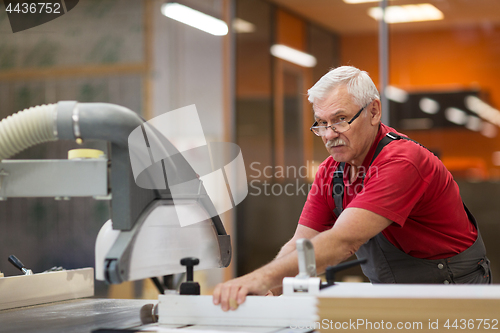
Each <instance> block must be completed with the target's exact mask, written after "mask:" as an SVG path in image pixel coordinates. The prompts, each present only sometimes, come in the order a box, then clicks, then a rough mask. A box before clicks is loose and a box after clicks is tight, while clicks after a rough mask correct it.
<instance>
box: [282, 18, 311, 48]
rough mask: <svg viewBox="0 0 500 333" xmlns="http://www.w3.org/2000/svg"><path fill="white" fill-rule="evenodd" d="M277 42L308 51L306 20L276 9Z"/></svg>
mask: <svg viewBox="0 0 500 333" xmlns="http://www.w3.org/2000/svg"><path fill="white" fill-rule="evenodd" d="M276 42H277V43H278V44H284V45H286V46H290V47H292V48H294V49H297V50H300V51H306V25H305V22H304V20H301V19H300V18H298V17H296V16H294V15H292V14H289V13H288V12H285V11H283V10H281V9H278V10H277V11H276Z"/></svg>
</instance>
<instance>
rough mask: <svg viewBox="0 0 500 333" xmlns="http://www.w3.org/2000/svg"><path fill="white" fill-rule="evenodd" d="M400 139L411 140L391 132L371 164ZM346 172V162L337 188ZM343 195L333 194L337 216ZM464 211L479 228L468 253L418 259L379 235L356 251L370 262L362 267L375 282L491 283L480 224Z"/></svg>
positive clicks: (335, 192) (338, 177)
mask: <svg viewBox="0 0 500 333" xmlns="http://www.w3.org/2000/svg"><path fill="white" fill-rule="evenodd" d="M400 139H404V140H410V139H408V138H406V137H402V136H399V135H397V134H395V133H392V132H391V133H388V134H387V136H386V137H384V138H383V139H382V140H381V141H380V143H379V144H378V146H377V149H376V151H375V155H374V157H373V159H372V161H371V162H370V165H371V164H372V163H373V161H374V160H375V158H376V157H377V156H378V154H379V153H380V151H381V150H382V148H384V147H385V146H386V145H387V144H388V143H389V142H391V141H393V140H400ZM412 141H413V140H412ZM343 169H344V163H341V165H340V166H339V168H338V169H337V171H336V172H335V176H334V183H335V185H339V184H340V182H342V186H343V176H342V174H343ZM335 188H338V187H337V186H335V187H334V189H335ZM342 192H343V191H342ZM342 194H343V193H342ZM342 194H341V193H340V191H337V190H336V191H334V192H333V196H334V201H335V206H336V209H335V210H334V213H335V214H336V216H339V214H340V212H341V211H342V196H343V195H342ZM464 208H465V211H466V213H467V216H468V217H469V220H470V221H471V223H473V224H474V226H475V227H476V229H477V239H476V241H475V242H474V244H472V245H471V246H470V247H469V248H468V249H466V250H465V251H463V252H461V253H459V254H457V255H455V256H452V257H450V258H445V259H437V260H428V259H420V258H415V257H412V256H410V255H408V254H406V253H404V252H403V251H401V250H400V249H398V248H396V247H395V246H394V245H392V243H391V242H389V240H387V239H386V238H385V236H384V235H383V234H382V233H379V234H378V235H376V236H375V237H373V238H372V239H370V240H369V241H368V242H367V243H365V244H364V245H362V246H361V247H360V248H359V250H358V251H357V252H356V256H357V257H358V258H366V259H368V261H367V263H365V264H362V265H361V269H362V270H363V273H364V274H365V275H366V276H367V277H368V278H369V279H370V281H371V282H372V283H444V284H448V283H491V282H492V279H491V270H490V261H489V260H488V258H487V257H486V249H485V247H484V243H483V239H482V238H481V234H480V232H479V228H478V225H477V222H476V220H475V218H474V216H472V214H471V213H470V212H469V210H468V209H467V207H466V206H465V204H464Z"/></svg>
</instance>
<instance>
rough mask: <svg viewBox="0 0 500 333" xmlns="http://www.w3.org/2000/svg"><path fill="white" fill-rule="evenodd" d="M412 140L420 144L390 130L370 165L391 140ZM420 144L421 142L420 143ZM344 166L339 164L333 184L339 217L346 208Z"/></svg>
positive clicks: (378, 146)
mask: <svg viewBox="0 0 500 333" xmlns="http://www.w3.org/2000/svg"><path fill="white" fill-rule="evenodd" d="M400 139H404V140H410V141H413V142H415V143H417V144H419V143H418V142H417V141H414V140H412V139H410V138H407V137H404V136H401V135H398V134H396V133H394V132H389V133H387V134H386V136H384V137H383V138H382V140H380V142H379V143H378V145H377V148H376V149H375V154H373V158H372V160H371V162H370V164H369V165H368V167H369V166H370V165H372V163H373V161H374V160H375V158H377V156H378V155H379V154H380V152H381V151H382V149H383V148H384V147H385V146H387V145H388V144H389V143H390V142H392V141H393V140H400ZM419 145H420V144H419ZM344 168H345V162H342V163H340V164H339V165H338V167H337V170H335V172H334V174H333V182H332V183H333V186H332V196H333V201H334V203H335V209H334V210H333V213H334V214H335V216H337V218H338V217H339V216H340V213H342V211H343V210H344V207H343V206H344Z"/></svg>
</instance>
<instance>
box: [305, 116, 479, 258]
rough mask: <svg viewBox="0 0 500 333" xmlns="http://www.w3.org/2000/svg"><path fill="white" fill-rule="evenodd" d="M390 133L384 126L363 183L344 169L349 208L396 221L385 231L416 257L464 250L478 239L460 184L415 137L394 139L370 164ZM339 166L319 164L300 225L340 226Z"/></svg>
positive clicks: (327, 162)
mask: <svg viewBox="0 0 500 333" xmlns="http://www.w3.org/2000/svg"><path fill="white" fill-rule="evenodd" d="M388 132H396V131H395V130H394V129H392V128H390V127H388V126H385V125H383V124H382V125H381V126H380V129H379V132H378V134H377V138H376V139H375V142H374V143H373V145H372V147H371V148H370V151H369V152H368V154H367V156H366V157H365V160H364V162H363V164H362V167H361V168H360V173H363V171H366V172H364V173H365V179H364V186H363V180H362V177H358V178H357V179H356V181H355V182H353V183H352V184H349V180H348V175H349V172H344V186H345V188H344V208H351V207H356V208H363V209H366V210H369V211H371V212H373V213H375V214H378V215H381V216H384V217H386V218H387V219H389V220H391V221H393V223H392V224H391V225H390V226H389V227H387V228H386V229H385V230H383V231H382V234H383V235H384V236H385V237H386V238H387V239H388V240H389V241H390V242H391V243H392V244H393V245H394V246H396V247H397V248H398V249H400V250H402V251H404V252H405V253H407V254H409V255H411V256H413V257H417V258H423V259H442V258H448V257H451V256H453V255H455V254H458V253H460V252H462V251H464V250H465V249H467V248H468V247H469V246H471V245H472V244H473V243H474V241H475V240H476V238H477V230H476V228H475V227H474V225H473V224H472V223H471V222H470V221H469V219H468V217H467V214H466V213H465V210H464V208H463V204H462V199H461V197H460V193H459V189H458V185H457V184H456V183H455V181H454V180H453V177H452V175H451V174H450V172H449V171H448V170H447V169H446V168H445V166H444V165H443V163H442V162H441V161H440V160H439V159H438V158H437V157H436V156H435V155H434V154H432V153H431V152H430V151H428V150H427V149H425V148H423V147H421V146H420V145H418V144H416V143H414V142H412V141H408V140H395V141H392V142H390V143H389V144H388V145H387V146H386V147H385V148H384V149H382V151H381V152H380V154H379V155H378V157H377V158H376V159H375V161H374V162H373V163H372V165H371V167H370V168H368V166H369V163H370V161H371V160H372V157H373V155H374V153H375V149H376V147H377V144H378V142H379V141H380V140H381V139H382V138H383V137H384V136H385V135H386V134H387V133H388ZM396 133H397V132H396ZM338 164H339V163H338V162H336V161H334V160H333V158H332V157H331V156H330V157H328V158H327V159H326V160H325V161H324V162H323V163H321V165H320V166H319V169H318V172H317V173H316V177H315V180H314V183H313V186H312V188H311V191H310V192H309V194H308V197H307V201H306V203H305V205H304V208H303V210H302V214H301V216H300V220H299V224H302V225H305V226H307V227H309V228H312V229H314V230H317V231H319V232H322V231H325V230H328V229H330V228H331V227H332V226H333V225H334V224H335V221H336V216H335V214H333V209H334V208H335V203H334V200H333V197H332V180H333V172H334V171H335V170H336V169H337V166H338ZM346 168H347V169H348V168H349V165H348V164H346ZM367 222H369V221H367Z"/></svg>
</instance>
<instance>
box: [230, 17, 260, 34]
mask: <svg viewBox="0 0 500 333" xmlns="http://www.w3.org/2000/svg"><path fill="white" fill-rule="evenodd" d="M233 29H234V31H235V32H236V33H239V34H248V33H252V32H255V24H253V23H250V22H248V21H245V20H243V19H240V18H239V17H237V18H235V19H234V20H233Z"/></svg>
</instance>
